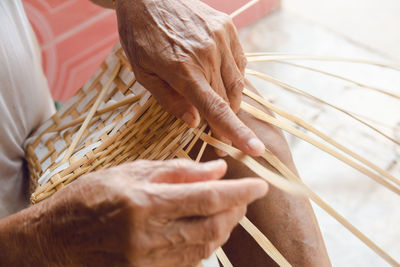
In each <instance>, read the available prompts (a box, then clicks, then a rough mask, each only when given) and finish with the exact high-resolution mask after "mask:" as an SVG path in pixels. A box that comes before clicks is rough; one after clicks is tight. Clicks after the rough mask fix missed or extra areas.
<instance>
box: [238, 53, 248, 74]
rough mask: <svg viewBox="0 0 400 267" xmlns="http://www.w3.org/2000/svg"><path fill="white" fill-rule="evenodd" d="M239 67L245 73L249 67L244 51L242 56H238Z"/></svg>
mask: <svg viewBox="0 0 400 267" xmlns="http://www.w3.org/2000/svg"><path fill="white" fill-rule="evenodd" d="M237 65H238V68H239V70H240V71H241V72H242V73H243V72H244V70H245V69H246V65H247V58H246V56H245V54H244V53H243V50H242V51H241V52H240V55H239V56H238V59H237Z"/></svg>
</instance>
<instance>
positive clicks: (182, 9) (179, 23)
mask: <svg viewBox="0 0 400 267" xmlns="http://www.w3.org/2000/svg"><path fill="white" fill-rule="evenodd" d="M115 2H116V12H117V18H118V27H119V33H120V39H121V44H122V46H123V48H124V50H125V52H126V54H127V56H128V58H129V60H130V62H131V65H132V68H133V71H134V73H135V76H136V78H137V80H138V81H139V82H140V83H141V84H142V85H143V86H145V87H146V88H147V89H148V90H149V91H150V92H151V93H152V94H153V95H154V96H155V98H156V99H157V100H158V101H159V103H160V104H161V105H162V106H163V107H164V108H165V109H166V110H167V111H169V112H170V113H172V114H174V115H175V116H177V117H179V118H181V119H183V120H184V121H186V122H187V123H188V124H189V125H190V126H191V127H196V126H197V125H198V124H199V122H200V114H201V115H202V117H204V118H205V119H206V120H207V122H208V123H209V125H210V126H211V128H212V129H213V133H214V134H215V136H216V137H217V138H219V139H220V140H222V141H224V142H226V143H229V144H231V143H232V142H233V143H234V144H235V145H236V146H237V147H238V148H240V149H241V150H242V151H244V152H246V153H248V154H250V155H253V156H259V155H261V154H262V153H263V152H264V149H265V146H264V144H263V143H262V142H261V141H260V140H259V139H258V138H257V137H256V135H255V134H254V133H253V132H252V131H251V130H250V129H249V128H248V127H247V126H245V124H243V122H241V121H240V120H239V119H238V117H237V116H236V114H235V112H237V111H238V110H239V107H240V102H241V97H242V90H243V88H244V69H245V66H246V57H245V56H244V53H243V50H242V47H241V45H240V43H239V40H238V35H237V32H236V28H235V26H234V25H233V22H232V20H231V18H230V17H229V16H228V15H226V14H224V13H221V12H219V11H217V10H215V9H213V8H211V7H209V6H208V5H206V4H204V3H202V2H201V1H199V0H116V1H115Z"/></svg>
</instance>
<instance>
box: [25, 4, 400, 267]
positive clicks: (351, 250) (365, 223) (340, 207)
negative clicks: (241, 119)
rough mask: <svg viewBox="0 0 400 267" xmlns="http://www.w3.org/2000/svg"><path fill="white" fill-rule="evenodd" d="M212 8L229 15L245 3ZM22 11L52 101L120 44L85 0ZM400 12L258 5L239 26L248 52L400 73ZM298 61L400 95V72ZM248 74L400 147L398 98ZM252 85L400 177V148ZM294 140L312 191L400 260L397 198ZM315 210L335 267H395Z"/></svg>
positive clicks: (319, 78)
mask: <svg viewBox="0 0 400 267" xmlns="http://www.w3.org/2000/svg"><path fill="white" fill-rule="evenodd" d="M206 2H207V3H208V4H210V5H211V6H213V7H215V8H217V9H219V10H221V11H224V12H227V13H231V12H232V11H234V10H236V9H237V8H239V7H240V6H242V5H243V4H245V3H246V2H247V0H207V1H206ZM24 4H25V8H26V11H27V13H28V16H29V18H30V20H31V22H32V24H33V27H34V29H35V32H36V34H37V36H38V39H39V41H40V45H41V49H42V54H43V67H44V70H45V73H46V76H47V78H48V82H49V86H50V88H51V91H52V94H53V97H54V98H55V99H56V100H61V101H65V100H67V99H69V98H70V97H71V96H72V95H73V94H74V93H75V92H76V91H77V90H78V89H79V88H80V87H81V86H82V85H83V84H84V83H85V82H86V81H87V80H88V78H89V77H90V76H91V75H92V74H93V73H94V72H95V70H96V69H97V68H98V66H99V65H100V63H101V62H102V60H103V59H104V58H105V57H106V56H107V55H108V53H109V52H110V50H111V48H112V46H113V45H114V44H115V42H117V40H118V33H117V25H116V21H115V14H114V12H113V11H112V10H106V9H102V8H100V7H97V6H95V5H93V4H92V3H91V2H90V1H88V0H24ZM399 14H400V1H398V0H379V1H378V0H335V1H327V0H302V1H299V0H282V1H279V0H260V2H259V3H258V4H257V5H255V6H253V7H252V8H250V9H249V10H247V11H246V12H244V13H242V14H241V15H239V16H238V17H237V18H236V19H235V20H234V22H235V24H236V25H237V27H238V28H239V29H240V31H239V35H240V38H241V41H242V44H243V47H244V49H245V51H246V52H273V53H279V52H280V53H294V54H306V55H320V56H340V57H350V58H361V59H369V60H378V61H384V62H394V63H395V64H397V65H398V66H399V62H400V30H399V27H400V15H399ZM294 63H298V64H302V65H305V66H308V67H313V68H316V69H319V70H323V71H326V72H330V73H333V74H336V75H341V76H344V77H347V78H351V79H352V80H355V81H358V82H362V83H365V84H368V85H371V86H374V87H378V88H382V89H384V90H386V91H389V92H392V93H395V94H398V95H399V94H400V72H399V71H395V70H392V69H387V68H381V67H376V66H370V65H364V64H355V63H343V62H324V61H307V60H304V61H295V62H294ZM248 67H249V68H252V69H256V70H258V71H262V72H265V73H268V74H269V75H271V76H273V77H276V78H278V79H281V80H282V81H284V82H286V83H288V84H290V85H292V86H295V87H298V88H301V89H303V90H305V91H306V92H308V93H310V94H313V95H315V96H317V97H320V98H321V99H323V100H325V101H327V102H329V103H331V104H334V105H336V106H338V107H340V108H343V109H346V110H349V111H351V112H352V113H354V114H358V115H360V118H363V119H365V120H366V121H368V123H371V124H372V125H373V126H374V127H376V128H378V129H379V130H381V131H382V132H384V133H385V134H387V135H388V136H391V137H392V138H396V140H398V141H400V103H399V99H396V98H393V97H389V96H387V95H382V94H379V93H377V92H373V91H370V90H367V89H365V88H361V87H360V86H357V84H352V83H349V82H345V81H343V80H339V79H335V78H332V77H329V76H326V75H322V74H321V73H315V72H311V71H309V70H306V69H303V68H300V67H298V66H293V65H286V64H282V63H280V62H276V61H275V62H266V63H250V64H249V66H248ZM249 78H250V79H251V81H252V82H253V83H254V85H255V86H256V88H258V89H259V90H260V92H261V93H262V94H263V95H264V96H265V97H267V98H269V99H271V100H272V101H273V102H274V104H276V105H277V106H279V107H280V108H282V109H284V110H286V111H289V112H291V113H292V114H294V115H298V116H300V117H302V118H303V119H304V120H306V121H308V122H310V123H311V124H313V125H314V126H315V127H316V128H318V129H320V130H322V131H323V132H324V133H326V134H328V135H329V136H330V137H332V138H335V139H336V140H337V141H339V142H340V143H342V144H343V145H345V146H347V147H348V148H350V149H352V150H354V151H355V152H357V153H359V154H361V155H362V156H364V157H366V158H368V159H369V160H371V161H372V162H374V163H375V164H377V165H379V166H380V167H381V168H383V169H386V170H388V171H390V172H391V173H392V174H393V175H394V176H396V177H400V164H399V157H400V149H399V146H397V145H395V144H394V143H393V142H390V141H388V140H387V139H386V138H383V137H382V136H380V135H379V134H376V133H375V132H373V131H371V130H370V129H368V128H366V127H365V126H362V125H361V124H360V123H357V122H355V121H354V120H352V119H349V118H348V117H347V116H344V115H343V114H341V113H340V112H337V111H334V110H332V109H331V108H329V107H327V106H326V105H323V104H321V103H318V102H315V101H311V100H309V99H305V98H302V97H299V96H297V95H293V94H291V93H289V92H287V91H285V90H283V89H282V88H280V87H278V86H276V85H274V84H271V83H267V82H265V81H261V80H259V79H257V78H252V77H249ZM299 129H301V128H299ZM301 130H303V131H305V132H307V131H306V130H304V129H301ZM287 138H288V141H289V145H290V146H291V148H292V152H293V155H294V159H295V162H296V165H297V167H298V170H299V172H300V175H301V177H302V178H303V179H304V181H305V183H306V184H307V185H308V186H309V187H310V188H311V189H313V190H314V191H315V192H316V193H318V194H319V195H320V196H321V197H322V198H323V199H324V200H326V201H327V202H328V203H329V204H331V205H332V206H333V207H334V208H335V209H336V210H337V211H339V213H341V214H342V215H343V216H344V217H345V218H347V219H348V220H349V221H350V222H351V223H353V224H354V225H355V226H357V227H358V228H359V229H360V230H361V231H362V232H364V233H365V234H366V235H367V236H368V237H370V238H371V239H372V240H373V241H375V242H376V243H377V244H378V245H379V246H381V247H383V248H384V249H385V250H386V251H387V252H388V253H389V254H390V255H391V256H392V257H394V258H395V259H397V260H398V261H399V260H400V243H399V241H398V240H399V238H400V225H399V222H400V201H399V198H398V196H397V195H395V194H394V193H392V192H391V191H388V190H387V189H385V188H383V187H382V186H380V185H378V184H377V183H375V182H373V181H372V180H371V179H369V178H368V177H366V176H365V175H363V174H361V173H360V172H358V171H356V170H354V169H352V168H350V167H348V166H347V165H345V164H343V163H341V162H340V161H338V160H336V159H334V158H333V157H331V156H330V155H327V154H326V153H324V152H321V151H320V150H318V149H316V148H314V147H313V146H311V145H309V144H308V143H305V142H304V141H301V140H299V139H297V138H295V137H293V136H290V135H287ZM315 212H316V215H317V217H318V220H319V222H320V226H321V229H322V232H323V235H324V238H325V241H326V245H327V248H328V253H329V255H330V257H331V261H332V263H333V265H334V266H388V265H387V264H386V263H385V262H384V261H383V260H381V259H380V258H379V257H378V256H377V255H376V254H375V253H374V252H372V251H371V250H370V249H368V248H367V247H366V246H365V245H363V244H362V243H361V242H360V241H359V240H358V239H356V238H355V237H353V236H352V235H351V234H349V233H348V232H347V231H346V230H345V229H344V228H343V227H342V226H341V225H339V224H338V223H337V222H336V221H334V220H333V219H331V218H330V217H329V216H327V215H326V214H325V213H324V212H323V211H322V210H320V209H319V208H318V207H315Z"/></svg>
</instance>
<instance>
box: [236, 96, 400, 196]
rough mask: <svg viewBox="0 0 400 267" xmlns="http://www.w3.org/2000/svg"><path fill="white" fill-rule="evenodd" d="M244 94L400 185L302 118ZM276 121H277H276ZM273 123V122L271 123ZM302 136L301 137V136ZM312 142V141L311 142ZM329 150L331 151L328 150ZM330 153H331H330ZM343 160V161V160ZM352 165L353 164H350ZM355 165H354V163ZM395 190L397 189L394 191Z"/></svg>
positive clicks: (375, 166)
mask: <svg viewBox="0 0 400 267" xmlns="http://www.w3.org/2000/svg"><path fill="white" fill-rule="evenodd" d="M243 93H244V94H246V95H248V96H249V97H251V98H252V99H254V100H256V101H257V102H259V103H260V104H262V105H264V106H265V107H267V108H268V109H270V110H272V111H273V112H275V113H277V114H279V115H280V116H282V117H284V118H286V119H288V120H290V121H292V122H294V123H296V124H297V125H299V126H301V127H303V128H304V129H307V130H309V131H310V132H312V133H314V134H315V135H317V136H319V137H321V138H322V139H323V140H325V141H326V142H328V143H330V144H331V145H333V146H334V147H336V148H338V149H339V150H341V151H343V152H344V153H346V154H348V155H350V156H351V157H353V158H355V159H357V160H358V161H360V162H362V163H363V164H365V165H366V166H368V167H370V168H371V169H373V170H375V171H376V172H378V173H379V174H381V175H382V176H384V177H385V178H387V179H388V180H390V181H391V182H393V183H395V184H397V185H400V180H399V179H398V178H396V177H394V176H393V175H392V174H390V173H389V172H388V171H386V170H384V169H382V168H379V167H378V166H377V165H375V164H374V163H372V162H371V161H369V160H367V159H365V158H364V157H362V156H361V155H359V154H357V153H355V152H353V151H352V150H350V149H348V148H347V147H345V146H344V145H341V144H339V143H338V142H337V141H335V140H334V139H333V138H331V137H329V136H327V135H326V134H324V133H322V132H321V131H319V130H317V129H316V128H315V127H313V126H312V125H310V124H309V123H307V122H305V121H304V120H302V119H301V118H299V117H297V116H294V115H292V114H289V113H287V112H285V111H283V110H281V109H279V108H278V107H276V106H275V105H273V104H272V103H270V102H268V101H267V100H265V99H264V98H262V97H260V96H258V95H257V94H255V93H253V92H251V91H249V90H247V89H245V90H244V92H243ZM245 108H247V109H249V108H250V109H251V108H252V107H248V106H247V107H245ZM268 117H269V118H271V116H268ZM264 118H265V117H264ZM274 121H277V120H276V119H275V120H274ZM269 123H271V122H269ZM282 123H283V122H282ZM288 127H289V126H288V125H287V124H285V129H287V128H288ZM291 129H292V130H291V133H293V132H296V133H298V134H295V135H296V136H298V137H301V136H305V135H306V134H299V132H300V131H297V130H296V131H294V130H293V129H294V128H292V127H291ZM300 135H301V136H300ZM307 139H309V140H313V139H312V138H311V137H308V138H307ZM310 142H311V141H310ZM311 143H312V144H314V145H316V144H317V142H315V141H312V142H311ZM323 150H325V149H323ZM328 150H329V149H328ZM328 153H329V152H328ZM342 159H343V160H345V159H346V158H344V157H342ZM342 159H341V160H342ZM349 164H351V163H349ZM353 164H354V163H353ZM373 179H378V180H379V181H382V180H381V179H379V178H377V177H376V176H375V178H373ZM386 185H387V184H386V183H385V185H384V186H386ZM394 188H395V187H394ZM394 190H395V189H394Z"/></svg>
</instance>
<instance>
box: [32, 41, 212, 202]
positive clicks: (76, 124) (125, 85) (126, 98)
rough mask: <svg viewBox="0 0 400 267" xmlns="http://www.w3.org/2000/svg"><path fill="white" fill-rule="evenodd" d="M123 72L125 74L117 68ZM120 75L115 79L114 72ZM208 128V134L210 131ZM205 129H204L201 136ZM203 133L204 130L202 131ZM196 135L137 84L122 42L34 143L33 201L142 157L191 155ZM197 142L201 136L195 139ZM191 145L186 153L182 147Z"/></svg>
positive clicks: (165, 157)
mask: <svg viewBox="0 0 400 267" xmlns="http://www.w3.org/2000/svg"><path fill="white" fill-rule="evenodd" d="M117 68H119V70H117ZM116 70H117V71H118V73H117V75H116V76H115V77H112V73H113V72H115V71H116ZM107 81H112V83H111V86H110V88H109V89H108V90H107V92H106V94H105V97H104V99H103V100H102V101H101V103H100V106H99V108H98V109H97V111H96V113H95V114H94V117H93V118H92V119H91V120H90V123H89V125H88V127H87V128H86V129H85V130H84V131H83V135H82V138H81V139H80V140H79V142H78V145H77V146H76V148H75V149H74V150H73V153H72V156H71V157H70V158H69V159H68V160H67V161H66V162H63V161H62V160H63V158H64V156H65V154H66V151H67V149H68V148H69V146H70V145H71V143H72V141H73V139H74V138H75V137H76V134H77V132H78V130H79V129H80V127H81V125H82V122H83V121H84V119H85V117H86V116H87V114H88V113H89V110H90V109H91V107H92V106H93V104H94V103H95V101H96V99H97V97H98V95H99V94H100V91H101V90H102V88H104V86H105V85H106V83H107ZM204 128H205V127H204V126H203V127H202V130H204ZM201 132H202V131H200V133H201ZM197 133H199V131H197ZM195 137H196V136H195V134H194V131H193V129H190V128H189V127H188V126H187V125H186V124H185V123H184V122H183V121H181V120H179V119H177V118H176V117H174V116H172V115H169V114H168V113H166V112H165V111H163V109H162V107H161V106H160V105H159V104H158V103H157V101H156V100H155V99H154V98H153V97H152V96H151V95H150V93H149V92H148V91H146V89H144V88H143V87H142V86H141V85H140V84H139V83H138V82H136V80H135V77H134V74H133V72H132V70H131V67H130V65H129V62H128V60H127V58H126V56H125V54H124V52H123V50H122V48H121V46H120V45H119V44H117V45H116V47H115V48H114V50H113V52H112V53H111V55H110V56H109V57H108V58H107V59H106V60H105V62H104V63H103V64H102V66H101V68H100V69H99V70H98V71H97V72H96V73H95V74H94V75H93V76H92V78H91V79H90V80H89V81H88V82H87V83H86V84H85V85H84V86H83V88H81V89H80V90H79V92H78V93H77V94H76V95H75V96H74V97H73V98H72V99H70V101H68V102H67V103H66V104H65V105H64V106H63V108H62V109H61V110H60V111H59V112H57V113H56V114H55V115H54V116H53V117H52V118H51V119H50V120H48V121H47V122H46V123H45V124H44V125H42V127H40V129H38V130H37V132H36V133H35V134H34V135H33V136H32V137H30V138H29V139H28V141H27V145H26V156H27V161H28V167H29V171H30V174H31V179H30V190H31V193H32V195H31V201H32V203H36V202H38V201H41V200H43V199H45V198H47V197H49V196H51V195H52V194H54V193H55V192H56V191H57V190H59V189H60V188H62V187H63V186H65V185H67V184H69V183H70V182H71V181H73V180H75V179H76V178H77V177H79V176H81V175H82V174H85V173H87V172H90V171H94V170H98V169H101V168H108V167H111V166H115V165H118V164H121V163H123V162H125V161H132V160H136V159H140V158H142V159H144V158H145V159H154V160H164V159H170V158H174V157H175V156H176V155H177V153H179V154H180V155H181V157H186V156H187V154H186V153H187V152H188V151H189V150H190V149H191V147H192V145H189V146H188V144H189V142H190V141H191V140H192V139H194V138H195ZM195 139H196V140H197V138H195ZM185 147H186V152H184V151H183V150H182V149H183V148H185Z"/></svg>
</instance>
